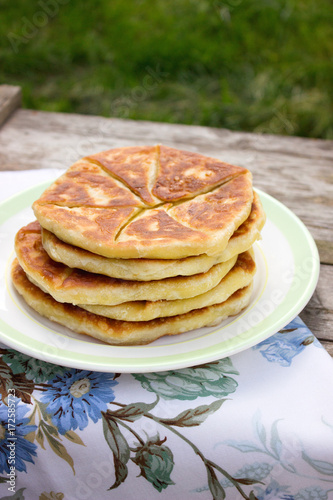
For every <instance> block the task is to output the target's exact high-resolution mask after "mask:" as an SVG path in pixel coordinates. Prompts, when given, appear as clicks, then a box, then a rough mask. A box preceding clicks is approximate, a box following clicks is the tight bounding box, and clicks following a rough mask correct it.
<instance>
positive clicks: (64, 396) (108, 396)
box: [41, 369, 118, 434]
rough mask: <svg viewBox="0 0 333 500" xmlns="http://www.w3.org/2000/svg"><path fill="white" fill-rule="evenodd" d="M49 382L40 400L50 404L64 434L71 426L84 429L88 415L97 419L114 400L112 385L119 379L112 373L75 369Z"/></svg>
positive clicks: (51, 412) (94, 420)
mask: <svg viewBox="0 0 333 500" xmlns="http://www.w3.org/2000/svg"><path fill="white" fill-rule="evenodd" d="M50 384H51V386H50V387H49V389H48V391H47V393H45V394H44V395H43V396H42V398H41V401H42V402H43V403H46V404H47V408H46V411H47V412H48V413H49V414H50V415H51V418H52V422H53V424H54V425H55V426H56V427H57V428H58V430H59V432H60V434H65V433H66V432H67V431H69V430H70V429H72V430H75V429H77V428H79V429H80V430H83V429H84V428H85V427H87V425H88V423H89V422H88V418H90V419H91V420H92V421H93V422H94V423H96V422H97V421H98V420H99V419H100V418H101V417H102V415H101V412H102V411H106V410H107V403H110V402H112V401H113V400H114V393H113V390H112V389H111V387H113V386H115V385H117V384H118V382H116V381H115V380H114V374H113V373H99V372H91V371H85V370H77V369H73V370H69V371H68V372H66V373H65V374H64V375H57V376H56V377H55V378H54V379H53V380H52V381H51V382H50Z"/></svg>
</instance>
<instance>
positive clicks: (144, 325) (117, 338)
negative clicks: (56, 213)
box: [12, 259, 252, 345]
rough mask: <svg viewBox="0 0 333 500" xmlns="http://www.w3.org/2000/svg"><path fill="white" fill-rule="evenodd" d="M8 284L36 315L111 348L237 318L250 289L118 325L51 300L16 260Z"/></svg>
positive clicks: (113, 321) (245, 303)
mask: <svg viewBox="0 0 333 500" xmlns="http://www.w3.org/2000/svg"><path fill="white" fill-rule="evenodd" d="M12 282H13V284H14V286H15V288H16V290H17V291H18V293H19V294H20V295H22V296H23V298H24V300H25V302H26V303H27V304H28V305H29V306H30V307H31V308H32V309H34V310H35V311H36V312H38V313H39V314H40V315H42V316H44V317H46V318H48V319H50V320H52V321H55V322H57V323H59V324H61V325H63V326H65V327H67V328H70V329H71V330H73V331H75V332H77V333H80V334H84V335H89V336H90V337H94V338H96V339H98V340H102V341H104V342H106V343H109V344H112V345H140V344H148V343H150V342H153V341H154V340H156V339H158V338H160V337H163V336H164V335H178V334H180V333H183V332H187V331H190V330H193V329H196V328H201V327H204V326H213V325H217V324H219V323H220V322H221V321H222V320H224V319H225V318H227V317H228V316H231V315H235V314H238V313H239V312H240V311H241V310H242V309H244V307H246V306H247V305H248V303H249V301H250V299H251V293H252V286H251V285H249V286H248V287H245V288H242V289H241V290H238V291H237V292H235V293H234V294H233V295H232V296H231V297H229V298H228V299H227V300H226V301H225V302H222V303H221V304H214V305H212V306H208V307H204V308H201V309H195V310H193V311H190V312H188V313H186V314H181V315H178V316H172V317H171V318H159V319H154V320H152V321H141V322H129V321H118V320H114V319H110V318H105V317H103V316H98V315H96V314H93V313H91V312H88V311H85V310H84V309H82V308H80V307H78V306H74V305H72V304H66V303H65V304H63V303H59V302H57V301H56V300H54V299H53V298H52V297H51V295H49V294H47V293H45V292H43V291H42V290H41V289H40V288H38V287H37V286H35V285H34V284H33V283H31V282H30V280H29V279H28V278H27V276H26V274H25V273H24V271H23V269H22V268H21V266H20V265H19V262H18V260H17V259H15V260H14V262H13V265H12Z"/></svg>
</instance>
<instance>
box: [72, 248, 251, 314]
mask: <svg viewBox="0 0 333 500" xmlns="http://www.w3.org/2000/svg"><path fill="white" fill-rule="evenodd" d="M255 271H256V266H255V262H254V256H253V251H247V252H244V253H242V254H240V255H239V256H238V259H237V262H236V264H235V265H234V267H233V268H232V269H231V270H230V271H229V272H228V274H227V275H226V276H225V277H224V278H222V280H221V281H220V283H218V285H216V286H215V287H214V288H212V289H211V290H208V292H205V293H202V294H200V295H197V296H195V297H191V298H188V299H181V300H155V301H148V300H145V301H142V300H141V301H134V302H125V303H124V304H119V305H116V306H100V305H90V306H89V305H87V304H79V305H80V307H82V308H83V309H86V310H87V311H90V312H93V313H95V314H100V315H101V316H106V317H108V318H114V319H119V320H124V321H150V320H152V319H155V318H163V317H167V316H176V315H178V314H184V313H187V312H189V311H192V310H193V309H200V308H202V307H206V306H210V305H213V304H218V303H220V302H222V301H225V300H227V299H228V298H229V297H230V295H232V294H233V293H235V292H236V291H237V290H239V289H240V288H244V287H245V286H248V285H249V284H250V283H251V282H252V280H253V277H254V274H255Z"/></svg>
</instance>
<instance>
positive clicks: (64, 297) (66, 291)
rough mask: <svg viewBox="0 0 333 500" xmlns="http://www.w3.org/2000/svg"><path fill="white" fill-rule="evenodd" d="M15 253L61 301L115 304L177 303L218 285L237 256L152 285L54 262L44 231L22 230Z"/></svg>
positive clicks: (36, 228)
mask: <svg viewBox="0 0 333 500" xmlns="http://www.w3.org/2000/svg"><path fill="white" fill-rule="evenodd" d="M15 251H16V255H17V258H18V260H19V262H20V265H21V266H22V267H23V269H24V271H25V272H26V273H27V275H28V277H29V278H30V279H31V280H32V281H33V282H34V283H36V284H37V285H38V286H39V287H40V288H42V289H43V290H45V291H47V292H48V293H50V294H51V295H52V296H53V297H54V298H55V299H56V300H58V301H59V302H71V303H73V304H103V305H115V304H120V303H123V302H128V301H130V300H162V299H167V300H176V299H183V298H188V297H193V296H195V295H199V294H200V293H204V292H205V291H207V290H210V289H211V288H213V287H214V286H216V285H217V284H218V283H219V282H220V280H221V279H222V278H223V277H224V276H225V275H226V274H227V273H228V272H229V271H230V269H231V268H232V267H233V265H234V264H235V262H236V259H237V256H234V257H233V258H231V259H229V260H228V261H227V262H222V263H220V264H217V265H216V266H213V267H212V268H210V269H209V270H208V271H207V272H206V273H199V274H196V275H193V276H175V277H172V278H165V279H163V280H156V281H152V282H140V281H130V280H120V279H116V278H111V277H109V276H103V275H101V274H93V273H89V272H87V271H83V270H81V269H72V268H69V267H67V266H66V265H64V264H62V263H60V262H55V261H53V260H52V259H51V258H50V257H49V255H48V254H47V253H46V251H45V250H44V248H43V244H42V236H41V228H40V226H39V224H36V223H32V224H29V225H28V226H25V227H23V228H21V229H20V230H19V231H18V233H17V235H16V238H15Z"/></svg>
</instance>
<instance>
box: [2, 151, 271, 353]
mask: <svg viewBox="0 0 333 500" xmlns="http://www.w3.org/2000/svg"><path fill="white" fill-rule="evenodd" d="M33 210H34V213H35V216H36V219H37V220H35V221H33V222H31V223H30V224H28V225H27V226H25V227H23V228H21V229H20V230H19V231H18V233H17V235H16V239H15V250H16V256H17V258H16V259H15V260H14V262H13V266H12V280H13V283H14V286H15V287H16V289H17V290H18V292H19V293H20V294H21V295H22V296H23V298H24V299H25V301H26V302H27V303H28V304H29V306H30V307H32V308H33V309H34V310H35V311H37V312H38V313H39V314H41V315H43V316H45V317H47V318H49V319H51V320H53V321H56V322H58V323H60V324H62V325H65V326H66V327H68V328H70V329H72V330H74V331H75V332H78V333H81V334H86V335H89V336H92V337H94V338H97V339H100V340H102V341H105V342H107V343H110V344H119V345H120V344H123V345H136V344H146V343H149V342H152V341H154V340H155V339H157V338H159V337H161V336H163V335H175V334H180V333H183V332H186V331H189V330H193V329H197V328H200V327H204V326H212V325H216V324H219V323H220V322H221V321H222V320H224V319H225V318H226V317H228V316H231V315H235V314H238V313H239V312H240V311H241V310H242V309H243V308H244V307H246V306H247V305H248V303H249V301H250V296H251V290H252V281H253V277H254V274H255V270H256V266H255V262H254V252H253V250H252V248H251V247H252V245H253V243H254V242H255V241H256V240H257V239H258V238H259V237H260V231H261V229H262V227H263V225H264V222H265V214H264V211H263V208H262V205H261V203H260V199H259V197H258V195H257V193H256V192H254V191H253V187H252V176H251V173H250V172H249V171H248V170H246V169H244V168H241V167H237V166H233V165H230V164H227V163H224V162H222V161H220V160H216V159H213V158H209V157H206V156H203V155H200V154H196V153H191V152H187V151H180V150H177V149H173V148H169V147H166V146H162V145H157V146H140V147H126V148H118V149H111V150H109V151H104V152H102V153H98V154H95V155H93V156H89V157H86V158H83V159H82V160H80V161H78V162H76V163H75V164H74V165H72V166H71V167H70V168H69V169H68V170H67V171H66V172H65V173H64V174H63V175H62V176H61V177H60V178H59V179H57V180H56V181H55V182H54V183H53V184H52V185H51V186H50V187H49V188H48V189H46V191H44V193H43V194H42V195H41V197H40V198H39V199H38V200H36V201H35V202H34V204H33Z"/></svg>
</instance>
